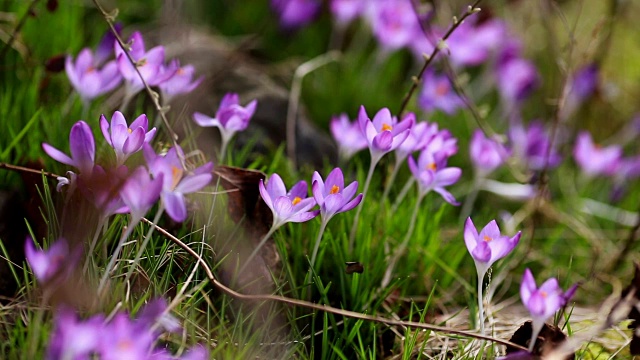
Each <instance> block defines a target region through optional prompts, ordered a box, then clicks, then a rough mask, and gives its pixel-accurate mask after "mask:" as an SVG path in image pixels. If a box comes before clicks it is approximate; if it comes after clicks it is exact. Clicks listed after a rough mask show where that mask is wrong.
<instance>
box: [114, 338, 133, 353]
mask: <svg viewBox="0 0 640 360" xmlns="http://www.w3.org/2000/svg"><path fill="white" fill-rule="evenodd" d="M131 348H133V343H132V342H131V341H130V340H122V341H119V342H118V349H119V350H125V351H126V350H129V349H131Z"/></svg>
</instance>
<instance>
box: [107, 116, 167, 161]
mask: <svg viewBox="0 0 640 360" xmlns="http://www.w3.org/2000/svg"><path fill="white" fill-rule="evenodd" d="M148 128H149V120H148V119H147V115H145V114H142V115H140V116H138V117H137V118H136V119H135V120H134V121H133V122H132V123H131V126H128V125H127V120H125V118H124V115H122V113H121V112H120V111H116V112H114V113H113V116H112V117H111V125H109V123H108V122H107V118H106V117H105V116H104V115H101V116H100V129H101V130H102V135H104V138H105V139H106V140H107V143H108V144H109V145H110V146H111V147H112V148H113V150H115V152H116V159H117V163H118V165H122V164H123V163H124V162H125V161H126V160H127V158H128V157H129V156H130V155H131V154H133V153H135V152H138V151H139V150H140V149H142V144H145V143H147V144H148V143H149V142H150V141H151V140H152V139H153V136H154V135H155V134H156V128H153V129H151V130H149V131H147V129H148Z"/></svg>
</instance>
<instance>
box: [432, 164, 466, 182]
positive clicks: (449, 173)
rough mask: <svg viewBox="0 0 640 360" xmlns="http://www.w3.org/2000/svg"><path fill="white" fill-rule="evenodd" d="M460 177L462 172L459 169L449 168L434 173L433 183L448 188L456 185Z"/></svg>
mask: <svg viewBox="0 0 640 360" xmlns="http://www.w3.org/2000/svg"><path fill="white" fill-rule="evenodd" d="M461 175H462V170H461V169H460V168H456V167H451V168H446V169H442V170H441V171H438V172H436V178H435V183H436V184H437V186H449V185H452V184H454V183H456V182H457V181H458V180H459V179H460V176H461Z"/></svg>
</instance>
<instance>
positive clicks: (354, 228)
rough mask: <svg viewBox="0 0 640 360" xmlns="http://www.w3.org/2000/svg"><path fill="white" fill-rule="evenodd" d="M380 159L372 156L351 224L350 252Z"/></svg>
mask: <svg viewBox="0 0 640 360" xmlns="http://www.w3.org/2000/svg"><path fill="white" fill-rule="evenodd" d="M378 161H380V159H374V158H373V157H371V164H370V165H369V173H367V180H365V182H364V190H363V191H362V200H363V201H361V202H360V205H358V211H356V217H355V218H354V219H353V225H352V226H351V232H350V234H349V252H352V251H353V244H354V242H355V239H356V233H357V232H358V220H359V219H360V213H361V212H362V204H363V203H364V200H366V198H367V192H368V191H369V185H371V178H372V177H373V170H375V168H376V165H377V164H378Z"/></svg>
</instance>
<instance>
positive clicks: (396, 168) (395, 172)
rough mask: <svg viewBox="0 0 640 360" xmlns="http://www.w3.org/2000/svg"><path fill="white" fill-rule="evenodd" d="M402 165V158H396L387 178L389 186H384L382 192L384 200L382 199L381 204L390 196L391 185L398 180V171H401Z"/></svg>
mask: <svg viewBox="0 0 640 360" xmlns="http://www.w3.org/2000/svg"><path fill="white" fill-rule="evenodd" d="M400 165H402V160H399V159H398V158H396V162H395V164H394V166H393V170H391V175H389V178H388V179H387V186H385V188H384V192H383V193H382V200H380V203H381V204H384V202H385V201H387V197H389V192H390V191H391V186H393V183H394V182H395V180H396V176H398V172H399V171H400Z"/></svg>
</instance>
